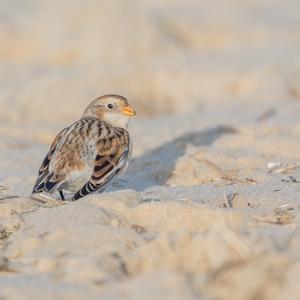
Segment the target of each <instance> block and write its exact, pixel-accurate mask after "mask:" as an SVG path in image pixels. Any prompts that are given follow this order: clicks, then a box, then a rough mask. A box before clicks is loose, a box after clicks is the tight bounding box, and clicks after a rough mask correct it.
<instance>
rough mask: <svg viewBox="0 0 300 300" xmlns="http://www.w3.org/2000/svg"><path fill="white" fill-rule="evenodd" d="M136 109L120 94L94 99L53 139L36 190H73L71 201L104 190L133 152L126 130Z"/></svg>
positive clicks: (36, 191) (40, 191) (122, 170)
mask: <svg viewBox="0 0 300 300" xmlns="http://www.w3.org/2000/svg"><path fill="white" fill-rule="evenodd" d="M133 115H135V111H134V110H133V109H132V108H131V106H130V105H129V104H128V101H127V100H126V99H125V98H124V97H121V96H118V95H106V96H102V97H99V98H97V99H96V100H94V101H93V102H92V103H91V104H90V105H89V106H88V107H87V109H86V110H85V112H84V114H83V116H82V118H81V119H80V120H79V121H77V122H75V123H73V124H72V125H71V126H69V127H67V128H65V129H63V130H62V131H61V132H60V133H59V134H58V135H57V137H56V138H55V139H54V141H53V143H52V145H51V147H50V150H49V152H48V154H47V155H46V157H45V159H44V161H43V163H42V165H41V167H40V169H39V173H38V178H37V180H36V183H35V185H34V188H33V193H42V192H47V193H53V192H55V191H59V192H60V194H61V196H62V199H63V193H62V191H63V190H68V191H70V192H74V193H75V194H74V196H73V197H72V200H77V199H79V198H81V197H83V196H85V195H87V194H90V193H94V192H96V191H101V190H103V188H104V187H105V186H106V185H107V184H108V183H109V182H110V181H111V180H112V179H113V178H114V177H115V176H116V175H120V174H123V173H124V172H125V171H126V169H127V167H128V161H129V158H130V155H131V148H132V146H131V141H130V136H129V133H128V131H127V125H128V121H129V118H130V117H131V116H133Z"/></svg>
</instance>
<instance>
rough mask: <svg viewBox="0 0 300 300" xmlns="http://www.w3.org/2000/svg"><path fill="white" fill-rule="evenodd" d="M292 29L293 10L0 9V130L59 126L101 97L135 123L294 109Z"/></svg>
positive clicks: (202, 5) (235, 4) (42, 5)
mask: <svg viewBox="0 0 300 300" xmlns="http://www.w3.org/2000/svg"><path fill="white" fill-rule="evenodd" d="M299 28H300V2H299V1H298V0H286V1H282V0H210V1H199V0H185V1H183V0H165V1H150V0H127V1H122V0H113V1H111V0H101V1H99V0H72V1H71V0H64V1H58V0H54V1H38V0H27V1H17V0H11V1H1V8H0V40H1V43H0V63H1V68H0V105H1V109H0V120H1V124H3V125H4V124H11V125H12V126H19V125H20V124H22V125H28V126H35V125H37V124H38V125H39V126H44V125H45V126H46V125H49V124H66V123H68V122H70V121H73V120H74V119H77V118H78V117H79V116H80V114H81V113H82V111H83V109H84V108H85V106H86V105H87V104H88V103H89V102H90V101H91V100H93V99H94V98H96V97H97V96H99V95H102V94H105V93H117V94H121V95H124V96H126V97H128V98H129V99H130V100H131V102H132V103H133V104H134V106H135V107H136V109H137V110H138V112H139V115H140V116H141V117H142V116H145V117H147V116H152V115H157V114H173V113H179V114H186V113H189V112H191V111H198V112H199V113H201V112H202V111H204V110H205V109H207V108H210V109H214V107H215V108H216V109H221V107H222V106H226V105H227V104H228V103H239V109H243V105H242V104H243V103H248V104H249V103H250V104H251V103H253V104H254V103H257V104H258V103H262V105H263V103H268V102H276V101H282V99H284V100H285V101H286V100H287V101H294V100H295V99H296V100H297V99H299V98H300V88H299V84H298V83H299V78H300V56H299V50H300V31H299ZM259 105H260V104H259ZM258 107H259V106H258Z"/></svg>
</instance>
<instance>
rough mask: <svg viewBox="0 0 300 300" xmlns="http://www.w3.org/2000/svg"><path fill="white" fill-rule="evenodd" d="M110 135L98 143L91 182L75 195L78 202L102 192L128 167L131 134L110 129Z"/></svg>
mask: <svg viewBox="0 0 300 300" xmlns="http://www.w3.org/2000/svg"><path fill="white" fill-rule="evenodd" d="M108 131H109V135H108V136H105V137H102V138H100V139H99V140H98V142H97V156H96V158H95V160H94V169H93V173H92V176H91V178H90V180H89V181H88V182H87V183H86V184H85V185H84V186H83V187H82V188H81V189H80V190H79V191H78V192H77V193H76V194H75V195H74V197H73V200H77V199H79V198H81V197H84V196H86V195H88V194H91V193H94V192H96V191H100V190H101V189H102V188H104V187H105V186H106V185H107V184H108V183H109V182H110V181H111V180H112V179H113V177H114V176H115V175H117V174H118V173H119V171H120V170H122V168H123V167H124V166H125V165H126V162H127V160H128V159H129V155H130V141H129V133H128V132H127V131H126V130H125V129H122V128H116V127H110V129H109V130H108Z"/></svg>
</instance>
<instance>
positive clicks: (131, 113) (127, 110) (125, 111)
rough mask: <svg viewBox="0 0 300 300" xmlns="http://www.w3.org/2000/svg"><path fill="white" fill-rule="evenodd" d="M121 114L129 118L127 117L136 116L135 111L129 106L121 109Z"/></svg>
mask: <svg viewBox="0 0 300 300" xmlns="http://www.w3.org/2000/svg"><path fill="white" fill-rule="evenodd" d="M121 112H122V114H124V115H125V116H129V117H132V116H135V115H136V112H135V110H134V109H133V108H132V107H131V106H130V105H129V104H128V105H127V106H125V107H123V108H122V110H121Z"/></svg>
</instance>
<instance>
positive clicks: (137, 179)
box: [110, 126, 237, 191]
mask: <svg viewBox="0 0 300 300" xmlns="http://www.w3.org/2000/svg"><path fill="white" fill-rule="evenodd" d="M236 132H237V130H235V129H234V128H232V127H228V126H218V127H215V128H209V129H205V130H202V131H198V132H189V133H186V134H183V135H181V136H179V137H178V138H176V139H174V140H172V141H170V142H168V143H166V144H164V145H162V146H160V147H158V148H155V149H153V150H151V151H148V152H146V153H145V154H143V155H141V156H139V157H137V158H135V159H133V160H132V161H131V164H130V168H129V170H128V172H127V174H126V176H124V177H122V180H121V181H119V180H117V181H116V182H115V183H114V184H113V185H112V187H111V189H110V190H118V189H124V188H128V189H133V190H136V191H143V190H145V189H147V188H149V187H152V186H154V185H164V184H165V183H166V182H167V180H168V179H169V177H170V176H171V172H172V170H173V169H174V167H175V164H176V161H177V159H178V158H180V157H181V156H183V155H184V154H185V152H186V148H187V146H188V145H192V146H194V147H201V146H210V145H212V144H213V143H214V142H215V141H216V140H217V139H219V138H220V137H222V136H223V135H226V134H234V133H236Z"/></svg>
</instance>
